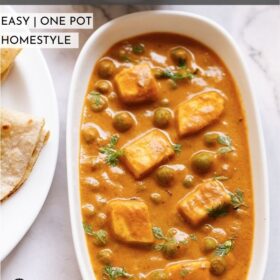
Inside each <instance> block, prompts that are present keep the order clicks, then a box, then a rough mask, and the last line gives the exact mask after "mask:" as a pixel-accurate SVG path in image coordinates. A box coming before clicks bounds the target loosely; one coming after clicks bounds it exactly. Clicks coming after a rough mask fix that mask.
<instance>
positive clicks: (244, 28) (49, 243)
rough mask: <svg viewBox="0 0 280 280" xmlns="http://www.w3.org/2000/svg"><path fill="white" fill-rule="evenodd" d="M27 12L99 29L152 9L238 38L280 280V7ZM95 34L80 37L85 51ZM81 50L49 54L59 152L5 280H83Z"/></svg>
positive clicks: (271, 272)
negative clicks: (259, 137)
mask: <svg viewBox="0 0 280 280" xmlns="http://www.w3.org/2000/svg"><path fill="white" fill-rule="evenodd" d="M15 9H16V10H17V11H24V12H37V11H38V12H94V13H95V27H98V26H100V25H102V24H104V23H105V22H107V21H108V20H110V19H113V18H116V17H118V16H121V15H124V14H127V13H132V12H137V11H141V10H151V9H171V10H185V11H188V12H193V13H197V14H200V15H204V16H207V17H209V18H211V19H213V20H215V21H216V22H218V23H219V24H221V25H222V26H223V27H224V28H226V29H227V30H228V31H229V32H230V34H231V35H232V36H233V37H234V39H235V40H236V42H237V43H238V45H239V46H240V47H241V50H242V52H243V55H244V58H245V60H246V62H247V64H248V67H249V70H250V76H251V79H252V82H253V89H254V93H255V94H256V98H257V103H258V107H259V111H260V116H261V122H262V126H263V131H264V138H265V144H266V153H267V159H268V170H269V181H270V209H271V236H270V238H271V240H270V250H269V259H268V265H267V271H266V276H265V280H277V279H279V275H280V218H279V217H280V207H279V202H278V200H279V199H280V145H279V139H280V79H279V77H280V55H279V53H280V51H279V50H280V9H279V6H278V7H277V6H133V5H128V6H105V5H104V6H99V7H94V6H16V7H15ZM91 33H92V31H91V30H83V31H81V33H80V46H81V47H82V46H83V44H84V42H85V41H86V40H87V38H88V37H89V36H90V34H91ZM79 51H80V50H79V49H77V50H44V54H45V57H46V59H47V63H48V65H49V68H50V70H51V72H52V75H53V79H54V83H55V88H56V91H57V98H58V104H59V110H60V127H61V131H60V151H59V158H58V164H57V169H56V173H55V177H54V181H53V185H52V188H51V191H50V193H49V195H48V198H47V201H46V203H45V205H44V207H43V209H42V211H41V213H40V214H39V216H38V218H37V219H36V221H35V223H34V224H33V226H32V228H31V229H30V230H29V232H28V233H27V234H26V236H25V237H24V238H23V240H22V241H21V242H20V244H19V245H18V246H17V247H16V248H15V250H14V251H13V252H12V253H11V254H10V255H9V256H8V257H7V258H6V259H5V260H4V261H3V263H2V279H3V280H14V279H15V278H18V277H21V278H23V279H25V280H27V279H28V280H35V279H36V280H37V279H40V280H50V279H51V280H56V279H59V280H79V279H81V276H80V273H79V269H78V266H77V261H76V257H75V253H74V249H73V242H72V237H71V229H70V221H69V211H68V201H67V182H66V166H65V126H66V105H67V100H68V91H69V81H70V80H71V75H72V70H73V68H74V64H75V61H76V58H77V56H78V54H79Z"/></svg>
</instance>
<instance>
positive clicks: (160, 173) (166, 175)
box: [156, 165, 175, 187]
mask: <svg viewBox="0 0 280 280" xmlns="http://www.w3.org/2000/svg"><path fill="white" fill-rule="evenodd" d="M174 178H175V170H174V169H172V168H170V167H168V166H166V165H163V166H160V167H159V168H158V169H157V171H156V180H157V182H158V183H159V185H161V186H163V187H166V186H170V185H171V183H172V182H173V181H174Z"/></svg>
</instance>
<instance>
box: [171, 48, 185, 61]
mask: <svg viewBox="0 0 280 280" xmlns="http://www.w3.org/2000/svg"><path fill="white" fill-rule="evenodd" d="M171 57H172V59H173V60H174V61H175V62H176V64H178V65H182V64H185V63H186V60H187V57H188V53H187V51H186V49H184V48H183V47H176V48H174V49H172V51H171Z"/></svg>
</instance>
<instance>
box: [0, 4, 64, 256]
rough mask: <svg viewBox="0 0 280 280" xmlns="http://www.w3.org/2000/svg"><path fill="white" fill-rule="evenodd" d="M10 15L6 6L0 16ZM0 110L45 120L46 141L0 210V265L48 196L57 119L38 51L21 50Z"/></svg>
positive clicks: (4, 85) (52, 92) (3, 87)
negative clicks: (34, 161) (31, 167)
mask: <svg viewBox="0 0 280 280" xmlns="http://www.w3.org/2000/svg"><path fill="white" fill-rule="evenodd" d="M10 12H11V13H12V12H13V11H12V10H11V9H10V8H9V7H6V6H1V7H0V13H10ZM1 107H5V108H9V109H15V110H18V111H21V112H26V113H30V114H32V115H34V116H41V117H44V118H45V122H46V125H45V126H46V128H47V129H48V130H49V131H50V138H49V140H48V142H47V144H46V145H45V147H44V148H43V149H42V151H41V153H40V155H39V157H38V160H37V162H36V163H35V165H34V168H33V170H32V172H31V174H30V176H29V177H28V179H27V181H26V182H25V183H24V184H23V185H22V186H21V188H20V189H19V190H18V191H17V192H16V193H14V194H13V195H12V196H11V197H10V198H8V199H7V200H6V201H4V202H3V203H2V204H1V206H0V218H1V219H0V221H1V224H0V228H1V230H0V244H1V246H0V261H2V260H3V259H4V258H5V257H6V256H7V255H8V254H9V253H10V252H11V251H12V250H13V248H14V247H15V246H16V245H17V244H18V242H19V241H20V240H21V239H22V237H23V236H24V234H25V233H26V232H27V231H28V229H29V228H30V226H31V225H32V223H33V222H34V220H35V218H36V216H37V215H38V213H39V212H40V210H41V208H42V206H43V204H44V202H45V200H46V197H47V194H48V192H49V189H50V186H51V183H52V179H53V175H54V170H55V166H56V160H57V154H58V142H59V141H58V140H59V118H58V109H57V102H56V94H55V90H54V86H53V82H52V78H51V75H50V72H49V70H48V67H47V64H46V61H45V59H44V57H43V55H42V53H41V51H40V50H39V49H24V50H22V51H21V52H20V54H19V55H18V56H17V58H16V61H15V63H14V65H13V67H12V69H11V72H10V74H9V75H8V77H7V78H6V80H5V81H4V82H3V83H2V85H1Z"/></svg>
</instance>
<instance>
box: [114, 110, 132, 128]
mask: <svg viewBox="0 0 280 280" xmlns="http://www.w3.org/2000/svg"><path fill="white" fill-rule="evenodd" d="M133 123H134V120H133V118H132V116H131V114H130V113H128V112H119V113H116V114H115V116H114V118H113V126H114V128H115V129H116V130H118V131H120V132H125V131H127V130H129V129H130V128H131V127H132V126H133Z"/></svg>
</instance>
